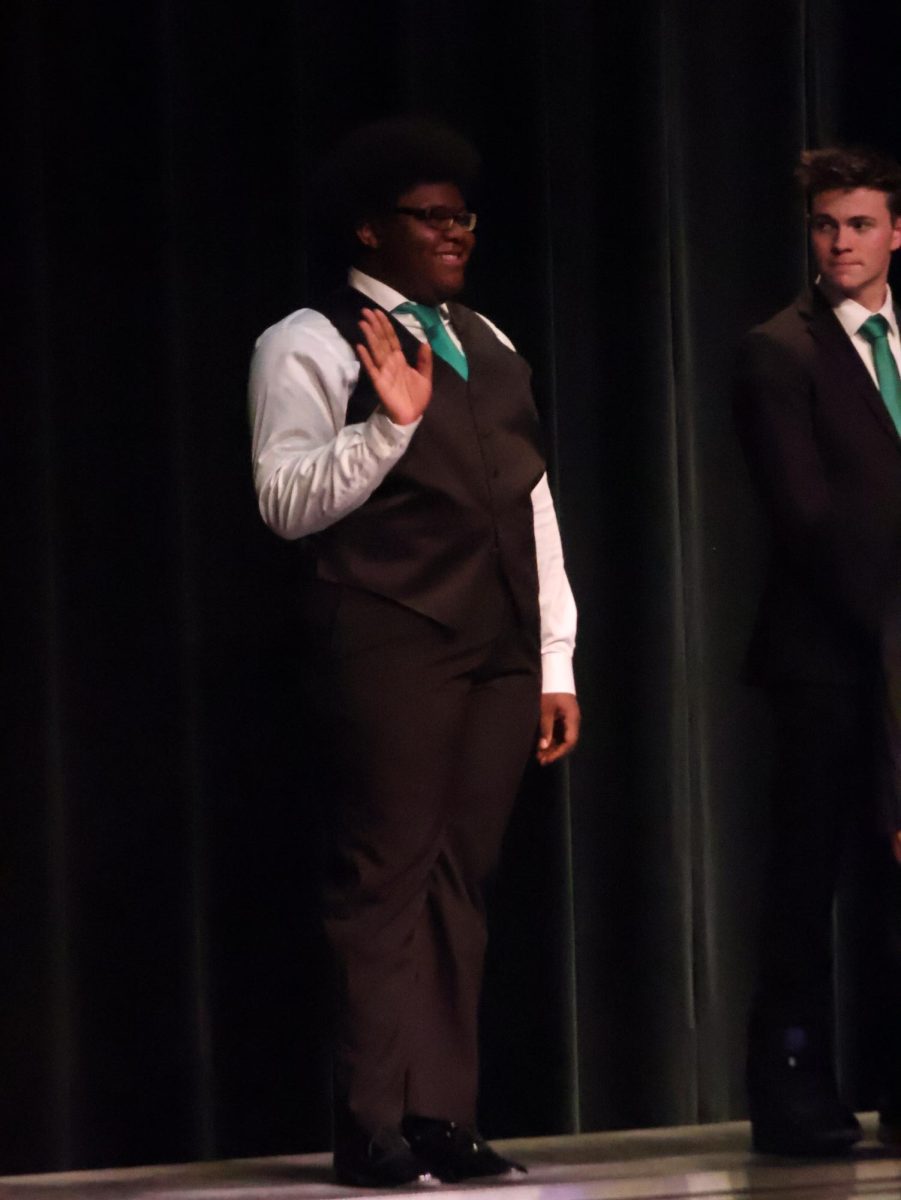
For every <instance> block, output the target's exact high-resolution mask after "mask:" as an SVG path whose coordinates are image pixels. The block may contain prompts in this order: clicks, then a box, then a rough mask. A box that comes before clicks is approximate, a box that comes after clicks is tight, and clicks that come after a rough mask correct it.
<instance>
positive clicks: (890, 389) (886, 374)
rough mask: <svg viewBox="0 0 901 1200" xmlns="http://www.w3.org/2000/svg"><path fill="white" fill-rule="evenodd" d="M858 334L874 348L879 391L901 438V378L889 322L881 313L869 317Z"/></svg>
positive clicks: (874, 362)
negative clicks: (889, 330) (889, 339)
mask: <svg viewBox="0 0 901 1200" xmlns="http://www.w3.org/2000/svg"><path fill="white" fill-rule="evenodd" d="M857 332H858V333H862V334H863V336H864V337H865V338H866V339H867V341H868V342H869V343H870V345H871V346H872V347H873V364H874V366H875V367H876V378H877V379H878V380H879V390H880V392H881V393H882V399H883V402H884V404H885V407H886V408H887V409H888V412H889V416H890V417H891V418H892V420H893V421H894V423H895V428H896V429H897V430H898V434H899V436H901V378H899V376H898V364H897V363H896V362H895V356H894V354H892V348H891V346H890V345H889V344H888V321H887V320H886V319H885V317H884V316H883V315H882V314H881V313H876V314H875V315H874V316H872V317H868V318H867V320H866V321H864V323H863V324H862V325H861V327H860V329H858V331H857Z"/></svg>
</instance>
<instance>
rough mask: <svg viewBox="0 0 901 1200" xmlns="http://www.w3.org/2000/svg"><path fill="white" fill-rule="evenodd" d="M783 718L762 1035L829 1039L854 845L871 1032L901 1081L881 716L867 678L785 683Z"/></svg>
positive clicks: (893, 879) (759, 1015)
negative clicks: (845, 682) (839, 897)
mask: <svg viewBox="0 0 901 1200" xmlns="http://www.w3.org/2000/svg"><path fill="white" fill-rule="evenodd" d="M771 701H772V706H773V712H774V717H775V734H776V744H775V750H776V753H775V763H774V781H773V806H772V852H771V862H770V870H769V875H768V880H767V884H768V887H767V898H766V909H765V913H764V920H763V927H762V937H761V969H760V976H759V987H758V992H757V996H756V999H755V1005H754V1014H753V1020H752V1042H751V1047H750V1050H751V1054H752V1055H753V1054H754V1052H755V1043H754V1039H755V1035H756V1037H757V1038H758V1040H759V1041H760V1042H761V1043H763V1042H764V1041H766V1040H767V1038H768V1036H769V1035H771V1034H773V1033H778V1031H780V1030H784V1029H787V1028H791V1027H801V1028H803V1029H805V1030H807V1031H809V1032H810V1033H811V1034H812V1035H813V1039H814V1042H815V1043H819V1044H822V1045H823V1046H824V1047H826V1048H827V1050H828V1047H829V1046H830V1044H831V1030H832V993H833V981H832V964H833V952H832V943H833V902H834V899H835V893H836V889H837V886H838V881H839V874H840V871H841V869H842V866H843V862H844V860H845V859H846V858H847V855H848V852H849V851H852V850H853V852H854V858H855V859H856V868H857V871H858V874H859V875H860V876H861V877H862V883H863V884H864V886H865V890H866V891H867V892H869V894H870V895H869V899H868V903H867V910H868V912H869V914H870V919H869V923H868V925H867V926H866V928H865V929H864V938H865V953H864V954H863V955H862V956H861V957H863V958H864V959H865V966H866V972H867V974H868V975H869V977H870V986H869V989H868V990H869V993H870V996H871V1001H872V1004H871V1011H870V1013H869V1014H868V1016H869V1018H870V1020H869V1021H868V1023H867V1024H868V1027H869V1028H868V1030H867V1033H868V1034H870V1033H872V1035H873V1037H874V1039H875V1041H876V1043H877V1045H878V1046H879V1054H880V1056H881V1058H882V1060H883V1062H882V1068H883V1074H884V1077H885V1079H886V1082H887V1083H888V1085H889V1086H890V1088H891V1089H892V1090H894V1088H895V1087H896V1081H898V1082H901V870H899V868H898V866H897V864H896V863H895V861H894V858H893V856H892V854H891V850H890V846H889V844H888V839H887V838H886V836H885V832H884V826H883V823H882V822H881V820H880V819H879V813H878V809H877V803H876V801H877V797H876V788H877V763H878V760H879V755H880V752H881V749H880V745H879V741H878V739H879V737H880V736H881V729H882V722H881V720H880V714H879V712H878V709H877V707H876V705H877V704H878V697H877V695H876V694H875V688H874V689H873V691H872V694H871V692H870V690H869V689H866V688H862V687H839V686H829V685H817V684H808V683H796V684H794V683H793V684H785V685H783V686H781V687H779V688H776V689H774V690H773V691H772V693H771Z"/></svg>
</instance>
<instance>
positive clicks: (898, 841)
mask: <svg viewBox="0 0 901 1200" xmlns="http://www.w3.org/2000/svg"><path fill="white" fill-rule="evenodd" d="M892 853H893V854H894V856H895V862H896V863H898V864H899V865H901V829H896V830H895V833H894V835H893V837H892Z"/></svg>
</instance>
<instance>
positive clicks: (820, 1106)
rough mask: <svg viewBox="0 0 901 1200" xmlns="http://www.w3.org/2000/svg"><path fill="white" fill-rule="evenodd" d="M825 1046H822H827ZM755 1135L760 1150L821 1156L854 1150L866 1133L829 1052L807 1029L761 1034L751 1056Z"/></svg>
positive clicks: (752, 1128)
mask: <svg viewBox="0 0 901 1200" xmlns="http://www.w3.org/2000/svg"><path fill="white" fill-rule="evenodd" d="M821 1049H822V1048H821ZM748 1101H749V1109H750V1116H751V1138H752V1145H753V1148H754V1150H756V1151H757V1152H758V1153H760V1154H791V1155H801V1156H805V1157H807V1156H809V1157H817V1158H825V1157H833V1156H837V1155H845V1154H848V1153H849V1151H850V1150H851V1147H852V1146H854V1145H855V1144H856V1143H857V1142H859V1141H860V1139H861V1138H862V1137H863V1131H862V1130H861V1128H860V1122H859V1121H858V1120H857V1117H855V1115H854V1113H853V1112H851V1111H850V1109H848V1108H846V1107H845V1105H843V1104H842V1102H841V1099H840V1098H839V1094H838V1088H837V1086H836V1082H835V1076H834V1074H833V1072H832V1068H831V1065H829V1063H828V1060H827V1059H826V1057H825V1054H824V1053H822V1052H818V1051H817V1050H816V1048H815V1046H814V1045H813V1042H812V1039H810V1038H809V1037H808V1035H807V1031H806V1030H804V1029H802V1028H789V1029H785V1030H782V1031H779V1032H778V1035H777V1036H774V1038H773V1040H771V1041H770V1042H769V1045H766V1044H763V1042H762V1039H758V1040H757V1041H756V1044H753V1045H752V1048H751V1052H750V1054H749V1061H748Z"/></svg>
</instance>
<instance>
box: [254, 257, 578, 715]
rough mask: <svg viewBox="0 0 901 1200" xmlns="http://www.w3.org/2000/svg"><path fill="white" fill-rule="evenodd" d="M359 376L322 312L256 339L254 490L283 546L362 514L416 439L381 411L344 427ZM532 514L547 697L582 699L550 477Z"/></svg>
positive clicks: (354, 282) (392, 299)
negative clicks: (551, 694)
mask: <svg viewBox="0 0 901 1200" xmlns="http://www.w3.org/2000/svg"><path fill="white" fill-rule="evenodd" d="M348 282H349V283H350V286H351V287H353V288H356V289H357V291H360V292H362V293H363V294H364V295H366V296H368V297H369V298H370V299H371V300H373V301H374V302H375V303H376V304H379V305H380V306H381V307H382V308H384V309H387V310H388V311H389V312H390V311H391V310H392V309H394V308H396V307H397V306H398V305H399V304H403V303H404V302H405V300H406V297H405V296H402V295H401V294H400V293H399V292H397V291H395V290H394V288H391V287H389V286H388V285H387V284H385V283H382V282H381V281H379V280H377V279H373V278H372V277H371V276H369V275H364V274H363V272H362V271H358V270H356V269H353V270H351V272H350V276H349V280H348ZM439 311H440V312H441V317H442V320H443V321H444V324H445V328H446V329H447V331H448V333H449V335H450V336H451V338H453V340H454V341H455V342H456V344H457V345H458V346H459V345H460V342H459V338H458V337H457V334H456V332H455V331H454V328H453V325H452V324H451V322H450V318H449V315H448V311H447V307H446V306H444V305H442V306H441V308H440V309H439ZM480 315H481V314H480ZM397 319H398V320H399V321H400V322H401V324H402V325H404V326H405V328H407V329H409V331H410V332H411V333H412V334H413V335H414V337H416V338H418V339H419V341H425V333H424V332H423V330H422V327H421V325H420V324H419V321H418V320H417V318H416V317H415V316H414V315H413V314H412V313H401V314H398V316H397ZM481 319H482V320H483V321H485V323H486V325H488V327H489V328H490V329H491V330H492V331H493V332H494V334H495V335H496V337H497V338H498V339H499V340H500V341H501V342H503V344H504V345H505V346H508V347H509V348H510V349H511V350H512V349H513V346H512V344H511V342H510V341H509V339H507V338H506V337H505V336H504V335H503V334H502V333H501V332H500V330H499V329H497V328H496V327H495V326H494V325H492V323H491V322H490V321H488V320H487V319H486V318H485V317H482V318H481ZM359 375H360V361H359V359H358V358H357V356H356V353H355V352H354V350H353V347H351V346H350V345H349V344H348V343H347V342H346V341H345V339H344V338H343V337H341V335H340V334H339V333H338V331H337V330H336V329H335V327H334V325H332V323H331V322H330V321H329V320H328V319H327V318H326V317H325V316H323V314H322V313H320V312H317V311H316V310H315V309H311V308H302V309H299V310H298V311H297V312H294V313H291V314H290V315H289V316H287V317H285V318H284V319H283V320H282V321H279V322H278V323H277V324H275V325H272V326H271V327H270V328H269V329H267V330H266V331H265V333H263V334H261V336H260V337H259V339H258V340H257V344H256V349H255V351H254V355H253V360H252V362H251V367H250V388H249V394H250V415H251V421H252V425H253V464H254V483H255V486H256V490H257V496H258V498H259V505H260V513H261V514H262V517H263V520H264V521H265V522H266V524H267V525H268V526H269V527H270V528H271V529H272V530H274V531H275V533H277V534H279V535H280V536H281V537H283V538H289V539H293V538H299V537H304V536H305V535H306V534H310V533H316V532H317V531H318V530H320V529H326V528H327V527H328V526H329V525H332V524H334V522H335V521H340V520H341V518H342V517H344V516H346V515H347V514H348V513H350V512H353V510H354V509H355V508H359V506H360V505H361V504H363V503H364V501H366V500H367V499H368V498H369V497H370V496H371V495H372V493H373V492H374V491H375V489H376V488H377V487H378V486H379V484H380V483H381V482H382V480H383V479H384V478H385V476H386V475H387V474H388V472H389V471H390V470H391V468H392V467H393V466H394V464H395V463H396V462H397V461H398V460H399V459H400V458H401V456H402V455H403V454H404V452H405V450H406V449H407V447H408V446H409V444H410V441H411V440H412V438H413V437H414V435H415V433H416V430H417V428H418V426H419V421H414V422H412V423H411V424H409V425H395V424H394V422H393V421H392V420H391V419H390V417H388V416H387V414H385V413H384V412H382V411H380V410H378V409H377V410H376V411H375V412H373V413H372V414H371V415H370V416H369V417H368V418H367V419H366V420H365V421H363V422H361V423H359V424H354V425H345V423H344V421H345V415H346V412H347V403H348V400H349V399H350V396H351V395H352V393H353V390H354V388H355V387H356V384H357V380H358V379H359ZM421 419H422V418H420V420H421ZM532 512H533V520H534V528H535V547H536V556H537V565H538V584H539V595H538V605H539V611H540V614H541V666H542V690H543V691H545V692H572V693H574V692H575V682H574V678H573V670H572V656H573V650H574V648H575V635H576V606H575V601H574V600H573V595H572V591H571V590H570V586H569V581H568V580H567V578H566V571H565V568H564V564H563V550H562V547H561V544H560V532H559V529H558V526H557V517H556V514H555V512H554V503H553V500H552V498H551V492H550V488H549V486H548V481H547V475H543V476H542V477H541V479H540V480H539V481H538V483H537V484H536V485H535V488H534V489H533V491H532Z"/></svg>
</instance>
